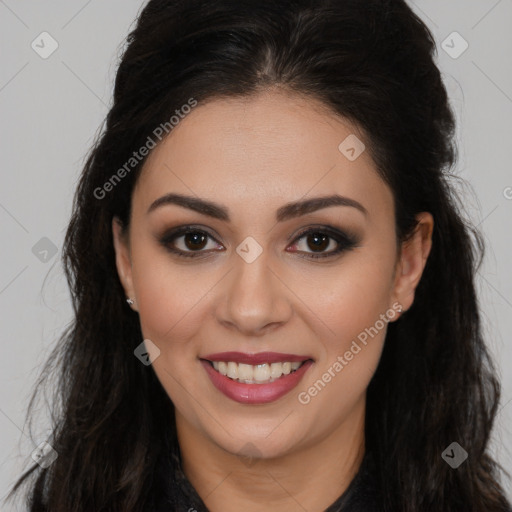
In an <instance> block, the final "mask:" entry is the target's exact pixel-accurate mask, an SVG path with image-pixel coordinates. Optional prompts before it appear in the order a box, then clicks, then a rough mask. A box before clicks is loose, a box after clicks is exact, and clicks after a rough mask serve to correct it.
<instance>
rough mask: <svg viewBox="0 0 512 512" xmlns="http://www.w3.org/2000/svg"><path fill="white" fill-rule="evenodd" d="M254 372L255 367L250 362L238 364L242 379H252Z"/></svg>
mask: <svg viewBox="0 0 512 512" xmlns="http://www.w3.org/2000/svg"><path fill="white" fill-rule="evenodd" d="M253 373H254V372H253V367H252V366H251V365H250V364H242V363H240V364H239V365H238V378H239V379H240V380H252V377H253Z"/></svg>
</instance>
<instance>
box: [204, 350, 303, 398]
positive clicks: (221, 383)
mask: <svg viewBox="0 0 512 512" xmlns="http://www.w3.org/2000/svg"><path fill="white" fill-rule="evenodd" d="M201 363H202V365H203V366H204V369H205V370H206V373H207V374H208V376H209V377H210V379H211V381H212V383H213V385H214V386H215V387H216V388H217V389H218V390H219V391H222V393H224V394H225V395H226V396H227V397H228V398H231V400H234V401H235V402H239V403H242V404H266V403H269V402H274V401H275V400H277V399H279V398H281V397H282V396H284V395H286V394H287V393H289V392H290V391H291V390H292V389H293V388H294V387H295V386H296V385H297V384H298V383H299V381H300V380H301V379H302V377H303V376H304V374H305V373H306V372H307V371H308V368H309V367H310V366H311V365H312V364H313V361H311V360H309V361H306V362H305V363H304V364H303V365H302V366H301V367H300V368H298V369H297V370H295V371H294V372H293V373H289V374H288V375H283V376H282V377H280V378H279V379H277V380H275V381H274V382H269V383H267V384H245V383H243V382H238V381H236V380H233V379H230V378H229V377H226V376H225V375H222V373H219V372H218V371H217V370H215V369H214V368H213V366H212V365H211V364H210V363H209V362H208V361H205V360H204V359H202V360H201Z"/></svg>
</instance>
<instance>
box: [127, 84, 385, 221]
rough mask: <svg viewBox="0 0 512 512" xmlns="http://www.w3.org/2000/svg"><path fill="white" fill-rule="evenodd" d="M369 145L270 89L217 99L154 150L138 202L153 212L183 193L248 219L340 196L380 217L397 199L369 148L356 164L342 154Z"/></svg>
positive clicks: (313, 106)
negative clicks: (262, 211) (168, 196)
mask: <svg viewBox="0 0 512 512" xmlns="http://www.w3.org/2000/svg"><path fill="white" fill-rule="evenodd" d="M344 141H347V142H346V143H344ZM359 141H360V142H359ZM364 142H365V138H364V135H363V134H362V133H361V131H360V130H359V129H358V127H357V126H356V125H354V124H352V123H350V122H349V121H347V120H345V119H343V118H341V117H339V116H336V115H335V114H334V113H332V112H331V111H330V110H328V109H327V108H326V107H325V106H324V105H323V104H322V103H320V102H319V101H317V100H314V99H311V98H307V97H303V96H299V95H291V94H286V93H283V92H266V93H260V94H258V95H254V96H250V97H243V98H228V99H224V98H222V99H214V100H212V101H209V102H207V103H205V104H201V103H200V104H199V105H198V106H197V107H195V108H194V109H193V110H192V112H191V113H190V114H188V115H187V116H186V117H185V118H184V119H182V120H181V121H180V122H179V124H178V125H177V126H176V127H175V128H174V129H173V130H172V132H171V133H170V135H169V136H168V137H167V138H166V139H164V140H163V141H162V142H161V143H160V144H159V145H158V146H157V147H156V148H155V149H153V151H152V153H151V154H150V155H149V157H148V159H147V161H146V162H145V165H144V168H143V171H142V173H141V176H140V177H139V180H138V183H137V186H136V189H135V194H134V203H137V205H138V206H139V207H141V208H143V207H146V208H147V207H148V206H149V204H150V203H151V202H152V201H154V200H155V199H156V198H158V197H159V196H161V195H163V194H165V193H169V192H181V193H185V194H188V195H191V194H192V195H197V196H199V197H202V198H208V199H212V200H216V201H217V202H221V203H225V204H227V205H231V206H232V209H233V210H236V209H239V210H240V212H239V213H243V212H244V211H246V213H248V214H249V215H250V214H251V213H253V212H254V210H252V208H254V207H259V208H267V207H269V208H270V207H272V208H274V207H275V208H274V209H277V208H278V207H279V206H281V205H282V204H283V203H285V202H287V201H296V200H298V199H300V198H303V197H310V196H311V197H313V196H315V195H325V194H327V193H329V194H331V193H333V192H336V193H339V194H340V195H344V196H349V197H353V198H354V199H356V200H360V201H361V202H362V201H364V202H366V203H367V204H366V206H367V208H368V210H372V209H373V210H376V212H377V213H379V211H380V213H382V211H383V210H386V209H389V208H390V207H391V205H392V194H391V191H390V190H389V188H388V186H387V185H386V184H385V183H384V181H383V180H382V179H381V178H380V177H379V175H378V173H377V171H376V168H375V164H374V162H373V160H372V159H371V157H370V154H369V151H368V150H363V151H362V153H361V154H360V156H358V157H357V158H356V159H355V160H353V159H350V158H347V154H348V156H353V155H354V153H353V152H349V153H344V152H343V151H345V150H346V147H347V146H349V150H350V149H351V148H352V147H354V149H355V151H357V152H359V151H361V149H362V148H363V146H362V145H361V143H364ZM366 142H367V141H366ZM340 144H342V146H341V150H340ZM358 144H359V146H358ZM356 155H357V153H356Z"/></svg>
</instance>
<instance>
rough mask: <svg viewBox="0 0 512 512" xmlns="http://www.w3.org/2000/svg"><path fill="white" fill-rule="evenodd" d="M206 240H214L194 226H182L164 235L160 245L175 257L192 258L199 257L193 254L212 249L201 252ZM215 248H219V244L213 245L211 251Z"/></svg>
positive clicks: (206, 242) (206, 243)
mask: <svg viewBox="0 0 512 512" xmlns="http://www.w3.org/2000/svg"><path fill="white" fill-rule="evenodd" d="M208 238H211V239H212V240H215V239H214V238H213V236H212V235H211V234H210V233H208V232H207V231H204V230H202V229H198V228H197V227H194V226H183V227H180V228H177V229H174V230H171V231H169V232H167V233H165V235H164V236H163V237H162V238H161V239H160V243H161V244H162V245H163V246H164V247H165V248H166V249H167V250H168V251H169V252H171V253H173V254H175V255H176V256H180V257H185V258H194V257H197V256H199V254H195V253H205V252H211V250H212V249H210V250H203V249H204V248H205V247H207V245H208ZM215 242H216V240H215ZM215 247H219V244H218V243H217V245H215V244H214V247H213V249H215ZM220 247H222V246H220Z"/></svg>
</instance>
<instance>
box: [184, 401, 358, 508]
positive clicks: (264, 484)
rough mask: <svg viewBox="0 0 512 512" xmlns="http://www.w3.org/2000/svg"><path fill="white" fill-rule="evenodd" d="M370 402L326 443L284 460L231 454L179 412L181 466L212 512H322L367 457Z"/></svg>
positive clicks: (322, 441) (305, 447)
mask: <svg viewBox="0 0 512 512" xmlns="http://www.w3.org/2000/svg"><path fill="white" fill-rule="evenodd" d="M364 418H365V400H362V401H361V402H360V403H358V404H357V405H356V406H355V408H354V409H353V410H352V412H351V414H350V416H349V417H348V418H347V419H346V421H344V422H343V423H342V424H340V425H339V427H338V428H337V429H336V430H335V431H334V432H330V433H329V435H326V436H325V437H323V438H322V439H315V440H312V441H310V442H309V444H307V445H301V447H300V448H297V449H294V450H293V451H290V452H288V453H286V454H284V455H282V456H279V457H274V458H265V459H262V458H254V459H251V458H245V457H240V456H239V455H237V454H233V453H230V452H228V451H226V450H224V449H223V448H221V447H220V446H219V445H218V444H215V443H214V442H213V441H212V440H211V439H209V438H207V437H206V436H205V435H204V434H203V433H202V432H200V431H198V430H196V429H194V427H193V426H192V425H190V423H188V422H186V420H185V419H184V418H183V416H181V415H180V414H179V412H178V411H176V427H177V432H178V441H179V445H180V452H181V459H182V466H183V471H184V473H185V475H186V476H187V478H188V480H189V481H190V482H191V484H192V485H193V486H194V488H195V489H196V491H197V493H198V494H199V496H200V497H201V499H202V500H203V502H204V503H205V505H206V506H207V507H208V510H210V511H211V512H235V511H236V512H239V511H240V510H243V511H244V512H256V511H261V510H265V511H267V512H273V511H276V512H277V511H282V510H287V511H295V510H297V511H300V512H304V510H308V511H311V512H316V511H318V512H321V511H324V510H325V509H326V508H328V507H329V505H331V504H332V503H333V502H335V501H336V500H337V499H338V497H339V496H341V494H343V492H344V491H345V490H346V489H347V487H348V486H349V484H350V482H351V481H352V479H353V478H354V476H355V474H356V473H357V471H358V469H359V467H360V465H361V462H362V459H363V456H364Z"/></svg>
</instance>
